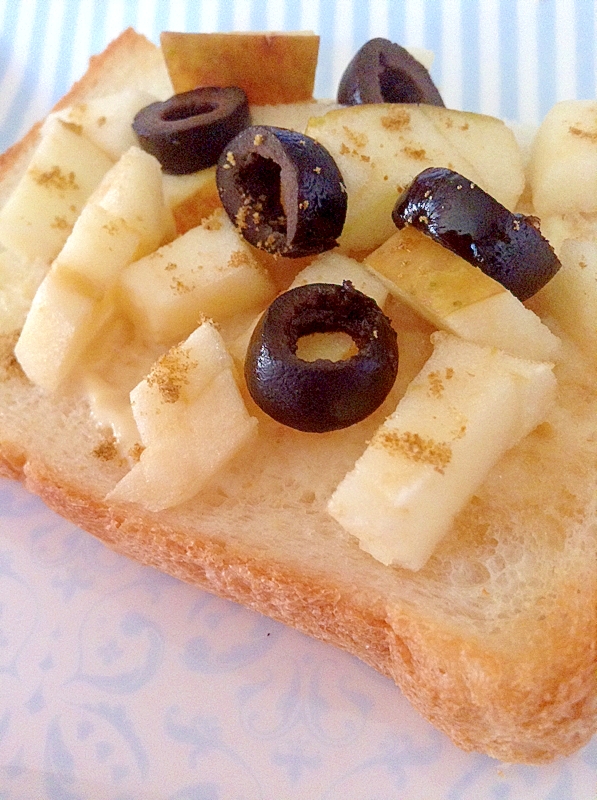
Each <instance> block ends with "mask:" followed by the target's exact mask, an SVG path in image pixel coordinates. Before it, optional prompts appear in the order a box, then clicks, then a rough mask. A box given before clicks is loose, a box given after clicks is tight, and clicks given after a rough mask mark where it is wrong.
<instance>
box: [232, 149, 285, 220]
mask: <svg viewBox="0 0 597 800" xmlns="http://www.w3.org/2000/svg"><path fill="white" fill-rule="evenodd" d="M280 173H281V167H280V165H279V164H277V163H276V162H275V161H274V160H273V159H271V158H265V157H264V156H260V155H258V154H257V153H251V155H250V157H249V158H248V159H247V161H246V162H245V164H243V165H242V166H241V168H240V169H239V171H238V182H239V184H240V187H241V189H242V194H243V198H244V200H243V202H244V205H245V206H248V212H249V214H251V216H252V222H253V224H254V225H255V227H266V228H268V229H270V228H271V230H272V231H275V232H277V233H283V234H285V233H286V212H285V211H284V206H283V205H282V195H281V182H280Z"/></svg>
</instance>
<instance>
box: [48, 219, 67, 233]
mask: <svg viewBox="0 0 597 800" xmlns="http://www.w3.org/2000/svg"><path fill="white" fill-rule="evenodd" d="M50 227H51V228H55V229H56V230H58V231H66V230H69V229H70V227H71V225H70V222H69V221H68V220H67V219H66V217H54V222H52V224H51V225H50Z"/></svg>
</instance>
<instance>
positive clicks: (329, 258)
mask: <svg viewBox="0 0 597 800" xmlns="http://www.w3.org/2000/svg"><path fill="white" fill-rule="evenodd" d="M343 281H350V282H351V283H352V285H353V286H354V288H355V289H358V291H359V292H363V294H366V295H367V296H368V297H371V298H373V300H375V302H376V303H377V305H378V306H379V307H380V308H382V309H383V307H384V305H385V302H386V299H387V297H388V289H387V287H386V286H385V285H384V283H383V281H381V280H380V279H379V278H378V277H377V276H376V275H375V274H374V273H373V272H372V271H371V270H368V269H367V268H366V267H365V266H363V264H360V263H359V262H358V261H355V259H354V258H349V257H348V256H345V255H343V254H342V253H337V252H335V251H328V252H327V253H322V254H321V255H320V256H317V258H316V259H315V260H314V261H313V262H312V263H311V264H309V266H308V267H305V269H303V270H301V271H300V272H299V274H298V275H297V276H296V278H295V279H294V281H293V282H292V284H291V288H294V287H295V286H305V285H306V284H308V283H337V284H339V285H341V284H342V283H343Z"/></svg>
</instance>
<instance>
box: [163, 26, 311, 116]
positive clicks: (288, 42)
mask: <svg viewBox="0 0 597 800" xmlns="http://www.w3.org/2000/svg"><path fill="white" fill-rule="evenodd" d="M160 41H161V45H162V51H163V53H164V58H165V60H166V66H167V68H168V72H169V74H170V79H171V81H172V86H173V87H174V91H175V92H176V93H180V92H187V91H190V90H191V89H196V88H197V87H198V86H239V87H240V88H241V89H244V91H245V93H246V95H247V97H248V99H249V103H254V104H257V105H266V104H270V103H271V104H272V105H277V104H279V103H300V102H302V101H306V100H311V99H312V97H313V86H314V84H315V69H316V67H317V55H318V52H319V36H315V34H312V33H175V32H170V31H164V32H163V33H162V35H161V37H160Z"/></svg>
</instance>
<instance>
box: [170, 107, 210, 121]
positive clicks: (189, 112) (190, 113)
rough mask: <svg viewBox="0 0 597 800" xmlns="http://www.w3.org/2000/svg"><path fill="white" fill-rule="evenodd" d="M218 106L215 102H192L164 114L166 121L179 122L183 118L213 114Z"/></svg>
mask: <svg viewBox="0 0 597 800" xmlns="http://www.w3.org/2000/svg"><path fill="white" fill-rule="evenodd" d="M217 107H218V106H217V105H216V104H215V103H199V104H198V103H190V104H189V105H187V106H182V107H179V108H173V109H172V110H171V111H166V112H165V113H164V114H162V119H163V120H164V122H178V121H179V120H181V119H189V118H190V117H199V116H201V115H202V114H211V112H212V111H215V110H216V108H217Z"/></svg>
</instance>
